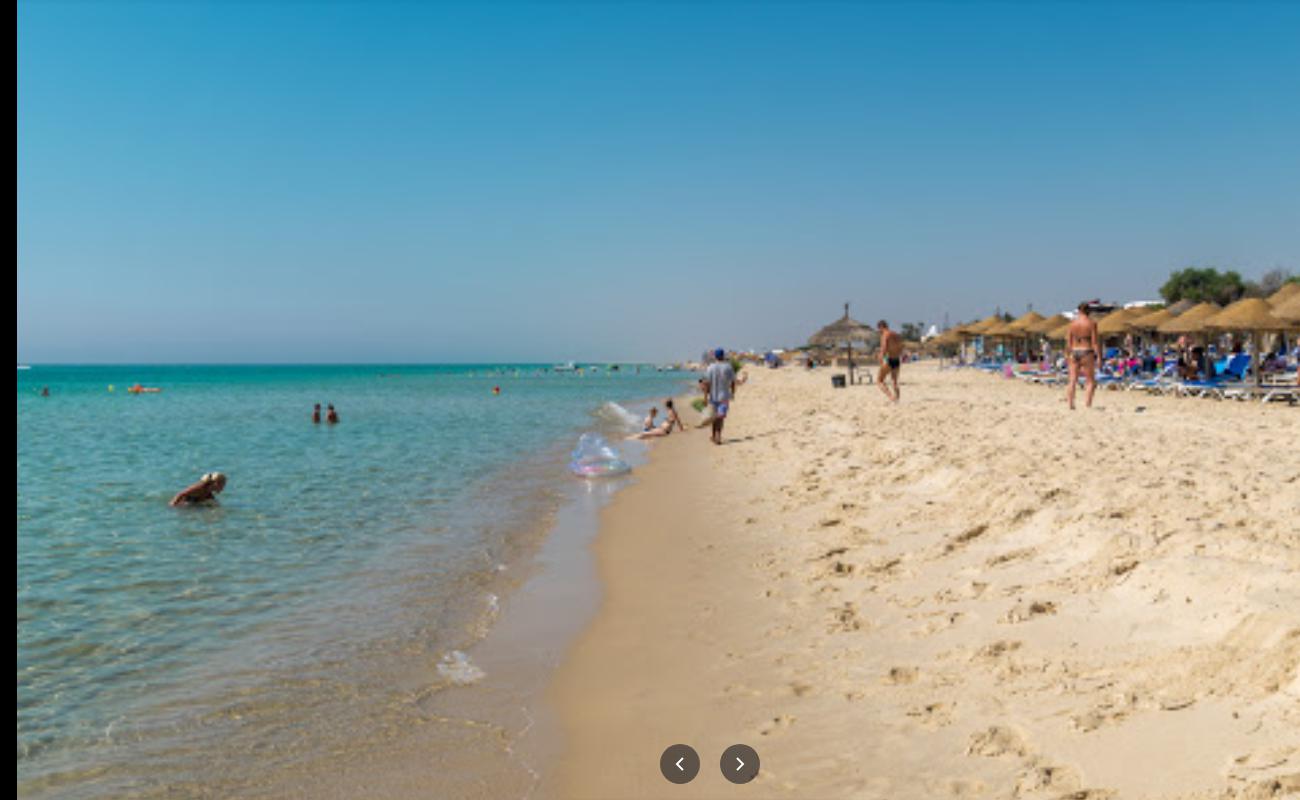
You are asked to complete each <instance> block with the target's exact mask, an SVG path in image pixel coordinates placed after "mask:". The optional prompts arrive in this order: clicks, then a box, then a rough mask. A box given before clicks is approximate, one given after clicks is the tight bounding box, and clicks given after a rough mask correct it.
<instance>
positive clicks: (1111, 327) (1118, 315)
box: [1097, 308, 1143, 336]
mask: <svg viewBox="0 0 1300 800" xmlns="http://www.w3.org/2000/svg"><path fill="white" fill-rule="evenodd" d="M1142 310H1143V309H1139V308H1121V309H1119V310H1118V311H1112V312H1110V313H1109V314H1107V315H1106V316H1104V317H1102V318H1101V322H1099V323H1097V334H1098V335H1100V336H1118V335H1119V334H1121V333H1128V332H1130V331H1131V330H1132V327H1131V326H1130V325H1129V323H1130V322H1131V321H1132V320H1133V319H1134V318H1135V317H1137V316H1138V315H1140V314H1141V312H1142Z"/></svg>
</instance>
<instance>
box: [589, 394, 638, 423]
mask: <svg viewBox="0 0 1300 800" xmlns="http://www.w3.org/2000/svg"><path fill="white" fill-rule="evenodd" d="M593 415H594V416H595V417H596V418H597V419H598V420H601V421H603V422H608V423H609V424H611V425H614V426H616V427H618V428H620V429H627V430H636V428H637V426H639V425H640V424H641V418H640V417H638V416H637V415H636V414H633V413H632V412H631V411H628V410H627V409H626V408H624V407H623V406H621V405H619V404H618V403H615V402H613V401H612V400H606V401H605V402H604V403H601V404H600V407H599V408H597V409H596V410H595V411H594V412H593Z"/></svg>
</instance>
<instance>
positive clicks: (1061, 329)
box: [1043, 320, 1070, 342]
mask: <svg viewBox="0 0 1300 800" xmlns="http://www.w3.org/2000/svg"><path fill="white" fill-rule="evenodd" d="M1069 333H1070V320H1066V321H1065V322H1063V323H1061V324H1060V325H1057V326H1056V327H1055V328H1053V329H1052V330H1050V331H1048V332H1047V333H1045V334H1043V335H1044V336H1046V337H1047V338H1048V339H1049V340H1051V341H1053V342H1063V341H1065V337H1066V336H1067V335H1068V334H1069Z"/></svg>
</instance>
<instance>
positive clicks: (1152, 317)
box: [1128, 308, 1174, 331]
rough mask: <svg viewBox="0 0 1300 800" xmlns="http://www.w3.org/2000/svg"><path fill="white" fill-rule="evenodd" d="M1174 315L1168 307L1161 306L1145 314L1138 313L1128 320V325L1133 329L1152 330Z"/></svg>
mask: <svg viewBox="0 0 1300 800" xmlns="http://www.w3.org/2000/svg"><path fill="white" fill-rule="evenodd" d="M1173 318H1174V315H1173V314H1172V313H1170V311H1169V309H1167V308H1162V309H1160V310H1158V311H1152V312H1150V313H1147V314H1138V315H1137V316H1135V317H1133V319H1131V320H1129V323H1128V326H1129V327H1130V328H1132V329H1133V330H1135V331H1153V330H1155V329H1156V328H1159V327H1160V325H1161V324H1162V323H1165V322H1168V321H1169V320H1171V319H1173Z"/></svg>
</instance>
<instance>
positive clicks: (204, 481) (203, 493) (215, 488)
mask: <svg viewBox="0 0 1300 800" xmlns="http://www.w3.org/2000/svg"><path fill="white" fill-rule="evenodd" d="M225 488H226V475H225V473H224V472H205V473H204V474H203V477H201V478H199V480H198V482H197V483H192V484H190V485H189V486H186V487H185V488H184V489H181V490H180V491H179V492H177V493H176V496H175V497H173V498H172V502H171V505H173V506H192V505H198V504H200V503H215V502H217V495H219V494H221V492H222V491H223V490H224V489H225Z"/></svg>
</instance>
